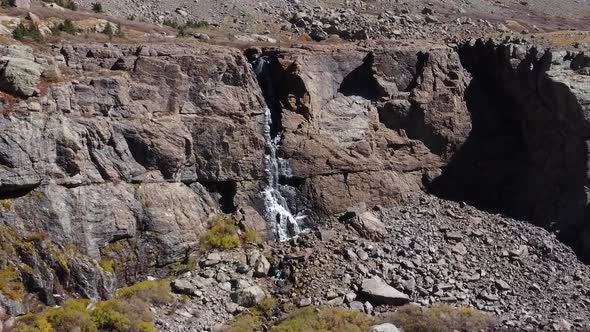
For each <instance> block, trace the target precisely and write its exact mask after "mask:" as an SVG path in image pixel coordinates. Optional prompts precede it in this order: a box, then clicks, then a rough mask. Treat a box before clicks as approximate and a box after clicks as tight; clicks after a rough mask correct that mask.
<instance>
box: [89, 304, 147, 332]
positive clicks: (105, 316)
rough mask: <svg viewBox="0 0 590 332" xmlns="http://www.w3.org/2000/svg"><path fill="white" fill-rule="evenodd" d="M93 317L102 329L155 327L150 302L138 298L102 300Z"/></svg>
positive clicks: (144, 328)
mask: <svg viewBox="0 0 590 332" xmlns="http://www.w3.org/2000/svg"><path fill="white" fill-rule="evenodd" d="M92 318H93V319H94V322H95V323H96V325H97V326H98V328H99V329H100V330H107V331H120V332H124V331H152V330H153V329H154V327H153V325H152V323H151V321H152V319H153V315H152V313H151V311H150V307H149V304H147V303H146V302H145V301H142V300H141V299H137V298H132V299H129V300H127V301H123V300H120V299H112V300H109V301H103V302H100V303H98V304H97V305H96V308H95V309H94V310H93V311H92Z"/></svg>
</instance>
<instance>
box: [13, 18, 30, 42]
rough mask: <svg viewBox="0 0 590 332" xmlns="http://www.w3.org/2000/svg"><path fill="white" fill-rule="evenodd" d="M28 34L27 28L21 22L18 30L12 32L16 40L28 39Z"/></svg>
mask: <svg viewBox="0 0 590 332" xmlns="http://www.w3.org/2000/svg"><path fill="white" fill-rule="evenodd" d="M27 32H28V29H27V27H26V26H25V25H24V24H23V23H22V22H21V23H19V24H18V25H17V26H16V29H14V31H12V37H13V38H14V39H16V40H24V39H25V38H26V37H27Z"/></svg>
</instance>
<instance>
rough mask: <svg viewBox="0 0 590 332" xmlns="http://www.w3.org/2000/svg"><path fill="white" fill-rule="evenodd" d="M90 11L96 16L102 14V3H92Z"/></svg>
mask: <svg viewBox="0 0 590 332" xmlns="http://www.w3.org/2000/svg"><path fill="white" fill-rule="evenodd" d="M92 11H93V12H95V13H97V14H101V13H104V10H103V9H102V3H100V2H95V3H93V4H92Z"/></svg>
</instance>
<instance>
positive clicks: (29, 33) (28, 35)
mask: <svg viewBox="0 0 590 332" xmlns="http://www.w3.org/2000/svg"><path fill="white" fill-rule="evenodd" d="M12 37H13V38H14V39H16V40H21V41H22V40H25V39H32V40H33V41H36V42H40V41H42V40H43V35H42V34H41V31H40V30H39V26H38V25H37V24H35V23H33V24H31V25H30V26H28V27H27V26H26V25H24V24H23V23H22V22H21V23H19V25H17V27H16V29H14V31H13V32H12Z"/></svg>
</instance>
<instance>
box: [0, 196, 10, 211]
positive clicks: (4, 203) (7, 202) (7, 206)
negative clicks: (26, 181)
mask: <svg viewBox="0 0 590 332" xmlns="http://www.w3.org/2000/svg"><path fill="white" fill-rule="evenodd" d="M0 205H2V207H3V208H4V210H5V211H10V210H11V209H12V201H11V200H9V199H0Z"/></svg>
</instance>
